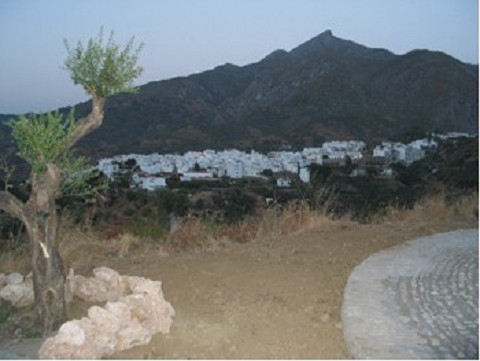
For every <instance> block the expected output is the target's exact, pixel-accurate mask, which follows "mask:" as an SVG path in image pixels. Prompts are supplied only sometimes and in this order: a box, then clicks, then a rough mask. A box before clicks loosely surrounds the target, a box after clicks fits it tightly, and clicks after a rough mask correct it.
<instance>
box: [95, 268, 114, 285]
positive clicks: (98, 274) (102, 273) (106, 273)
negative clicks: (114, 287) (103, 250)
mask: <svg viewBox="0 0 480 361" xmlns="http://www.w3.org/2000/svg"><path fill="white" fill-rule="evenodd" d="M92 272H93V275H94V276H95V278H98V279H99V280H102V281H105V282H107V283H118V281H119V280H120V278H121V276H120V274H119V273H118V272H117V271H115V270H113V269H111V268H108V267H97V268H94V269H93V271H92Z"/></svg>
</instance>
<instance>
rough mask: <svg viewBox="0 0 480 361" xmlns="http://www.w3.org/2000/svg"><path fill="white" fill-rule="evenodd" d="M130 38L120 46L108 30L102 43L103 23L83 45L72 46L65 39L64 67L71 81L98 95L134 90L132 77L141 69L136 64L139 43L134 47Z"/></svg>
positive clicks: (139, 49)
mask: <svg viewBox="0 0 480 361" xmlns="http://www.w3.org/2000/svg"><path fill="white" fill-rule="evenodd" d="M133 41H134V38H131V39H130V40H129V42H128V43H127V45H126V46H125V48H123V49H121V48H120V46H119V45H118V44H116V43H115V42H114V41H113V31H112V32H111V33H110V37H109V38H108V40H107V43H106V44H104V38H103V27H102V28H101V29H100V32H99V34H98V36H97V37H96V38H92V39H90V40H89V41H88V44H87V46H86V47H84V46H83V44H82V43H81V42H78V44H77V46H76V47H75V48H74V49H72V48H71V47H70V45H69V43H68V42H67V40H65V41H64V42H65V47H66V48H67V51H68V57H67V59H66V61H65V67H66V69H67V70H68V71H69V72H70V77H71V78H72V80H73V82H74V84H80V85H81V86H82V87H83V88H84V89H85V90H86V92H87V93H88V94H90V95H92V96H97V97H101V98H106V97H109V96H111V95H113V94H115V93H121V92H134V91H135V87H134V86H133V81H134V80H135V79H136V78H137V77H138V76H140V74H141V73H142V71H143V69H142V67H140V66H138V65H137V60H138V56H139V54H140V51H141V50H142V48H143V44H140V45H139V46H138V47H137V48H136V49H134V48H133Z"/></svg>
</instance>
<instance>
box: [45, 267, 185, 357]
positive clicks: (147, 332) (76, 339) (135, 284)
mask: <svg viewBox="0 0 480 361" xmlns="http://www.w3.org/2000/svg"><path fill="white" fill-rule="evenodd" d="M94 274H95V277H92V278H85V277H82V276H74V275H73V272H70V275H69V278H70V279H71V280H70V281H69V282H67V286H68V285H69V284H70V285H71V288H72V289H73V292H74V293H75V295H77V296H79V297H81V298H84V299H86V300H88V301H97V302H98V301H100V302H102V301H104V300H107V301H108V302H107V303H106V305H105V307H104V308H102V307H99V306H93V307H90V309H89V310H88V318H85V317H84V318H82V319H81V320H75V321H70V322H67V323H66V324H64V325H63V326H62V328H61V329H60V331H59V333H58V335H57V336H55V337H54V338H50V339H47V341H45V343H44V344H43V345H42V347H41V349H40V351H39V355H40V357H42V358H64V359H70V358H82V359H87V358H96V359H98V358H102V357H105V356H110V355H112V354H113V353H114V352H115V351H120V350H126V349H129V348H131V347H134V346H138V345H145V344H147V343H149V342H150V340H151V338H152V336H153V335H154V334H156V333H158V332H162V333H168V332H169V330H170V326H171V324H172V319H173V316H174V315H175V310H174V309H173V307H172V306H171V305H170V303H168V302H167V301H165V299H164V297H163V292H162V283H161V282H159V281H152V280H149V279H147V278H143V277H128V276H126V277H124V276H121V275H119V274H118V272H116V271H114V270H111V269H109V268H106V267H100V268H96V269H95V270H94ZM67 288H68V287H67ZM125 293H131V294H129V295H127V296H125ZM117 299H118V301H117ZM112 300H115V301H112ZM79 328H80V329H82V330H83V333H82V332H80V331H79V330H78V329H79Z"/></svg>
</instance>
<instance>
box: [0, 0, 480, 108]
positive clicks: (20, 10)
mask: <svg viewBox="0 0 480 361" xmlns="http://www.w3.org/2000/svg"><path fill="white" fill-rule="evenodd" d="M102 26H103V27H104V29H105V32H106V33H107V34H108V33H109V32H110V31H111V30H113V31H114V32H115V40H116V41H117V42H118V43H120V44H125V43H126V42H127V41H128V40H129V39H130V38H131V37H132V36H134V37H135V41H136V43H139V42H143V43H144V48H143V51H142V53H141V55H140V58H139V64H140V65H141V66H142V67H143V68H144V72H143V74H142V75H141V77H140V78H139V79H138V80H137V85H142V84H145V83H148V82H150V81H157V80H163V79H169V78H173V77H177V76H187V75H190V74H193V73H198V72H202V71H205V70H209V69H212V68H214V67H216V66H218V65H222V64H225V63H232V64H235V65H239V66H242V65H246V64H249V63H253V62H257V61H259V60H261V59H262V58H264V57H265V56H266V55H268V54H269V53H271V52H272V51H274V50H277V49H284V50H287V51H289V50H291V49H293V48H294V47H296V46H298V45H300V44H301V43H303V42H305V41H307V40H309V39H311V38H313V37H315V36H316V35H318V34H320V33H322V32H323V31H325V30H328V29H330V30H332V32H333V35H334V36H336V37H339V38H342V39H348V40H352V41H354V42H356V43H359V44H362V45H365V46H368V47H372V48H385V49H388V50H390V51H392V52H394V53H395V54H398V55H401V54H405V53H407V52H409V51H411V50H414V49H429V50H438V51H443V52H445V53H447V54H449V55H452V56H453V57H455V58H457V59H459V60H461V61H463V62H468V63H475V64H478V0H0V114H6V113H9V114H12V113H13V114H20V113H26V112H46V111H51V110H54V109H57V108H59V107H62V106H67V105H73V104H76V103H78V102H80V101H85V100H87V99H88V96H87V95H86V93H85V92H84V91H83V89H82V88H81V87H80V86H75V85H73V82H72V81H71V79H70V77H69V74H68V72H67V71H66V70H64V69H63V62H64V60H65V58H66V55H67V51H66V49H65V46H64V39H67V40H68V42H69V43H70V44H72V45H75V44H76V43H77V42H78V41H82V42H83V43H86V42H87V41H88V39H89V38H91V37H95V36H96V35H97V34H98V32H99V30H100V28H101V27H102Z"/></svg>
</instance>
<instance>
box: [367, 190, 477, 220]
mask: <svg viewBox="0 0 480 361" xmlns="http://www.w3.org/2000/svg"><path fill="white" fill-rule="evenodd" d="M452 218H464V219H465V220H469V221H477V223H478V193H476V192H475V193H471V194H469V195H465V196H462V197H459V198H457V199H455V200H454V201H448V200H447V199H446V198H445V196H444V194H442V193H439V194H436V195H434V196H430V197H427V198H425V199H423V200H422V201H420V202H418V203H416V204H415V206H414V207H413V209H405V208H395V207H388V208H387V209H385V210H384V211H383V212H382V213H380V214H378V215H376V216H375V217H374V218H373V220H372V221H373V222H374V223H383V222H395V221H401V222H409V221H411V222H413V221H415V222H422V221H428V220H431V219H435V220H446V219H452Z"/></svg>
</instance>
